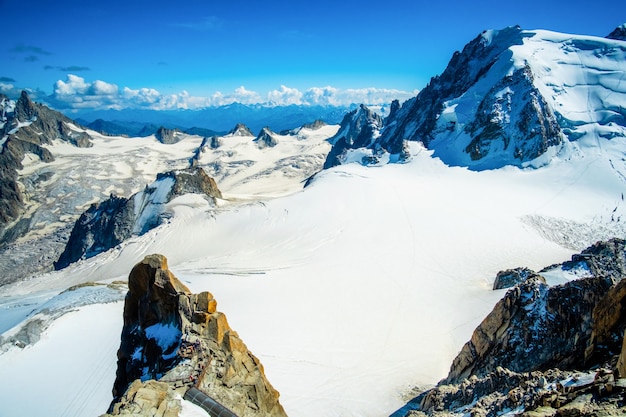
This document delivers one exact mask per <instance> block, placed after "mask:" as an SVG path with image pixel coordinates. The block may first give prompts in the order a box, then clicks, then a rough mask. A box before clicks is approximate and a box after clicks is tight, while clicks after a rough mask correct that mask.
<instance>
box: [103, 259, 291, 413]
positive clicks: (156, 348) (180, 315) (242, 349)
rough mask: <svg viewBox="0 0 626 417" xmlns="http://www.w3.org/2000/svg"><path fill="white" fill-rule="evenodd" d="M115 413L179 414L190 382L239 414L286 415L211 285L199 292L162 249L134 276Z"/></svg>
mask: <svg viewBox="0 0 626 417" xmlns="http://www.w3.org/2000/svg"><path fill="white" fill-rule="evenodd" d="M117 357H118V369H117V377H116V380H115V384H114V388H113V396H114V400H113V402H112V404H111V407H110V409H109V414H106V416H113V415H124V414H129V413H130V414H132V415H136V416H152V415H155V411H154V410H158V411H159V412H160V413H161V414H157V415H164V416H177V415H178V410H180V401H179V400H177V399H176V398H177V395H180V396H183V395H184V394H185V392H187V391H188V390H189V389H190V388H191V387H194V388H196V389H198V390H200V391H201V392H202V393H204V394H205V395H207V396H209V397H210V398H212V399H213V400H214V401H215V402H217V403H218V404H220V405H221V406H222V407H225V408H226V409H228V410H230V411H231V412H233V413H234V414H236V415H237V416H239V417H253V416H254V417H260V416H285V415H286V414H285V412H284V410H283V408H282V406H281V405H280V403H279V400H278V398H279V394H278V392H277V391H276V390H275V389H274V388H273V387H272V386H271V384H270V383H269V381H268V380H267V378H266V377H265V375H264V372H263V366H262V365H261V363H260V362H259V360H258V359H257V358H256V357H255V356H254V355H253V354H252V353H251V352H250V351H249V350H248V349H247V347H246V345H245V344H244V343H243V341H242V340H241V339H240V338H239V336H238V334H237V333H236V332H235V331H234V330H232V329H231V328H230V326H229V325H228V321H227V320H226V316H225V315H224V314H223V313H221V312H219V311H217V303H216V301H215V299H214V298H213V296H212V295H211V294H210V293H208V292H202V293H199V294H192V293H191V292H190V291H189V289H187V287H185V285H183V284H182V283H181V282H180V281H179V280H178V279H177V278H176V277H175V276H174V275H173V274H172V272H171V271H170V270H169V269H168V266H167V260H166V259H165V257H163V256H161V255H150V256H147V257H146V258H145V259H144V260H143V261H142V262H140V263H138V264H137V265H135V267H134V268H133V269H132V271H131V273H130V275H129V278H128V294H127V296H126V301H125V305H124V327H123V329H122V336H121V343H120V348H119V350H118V354H117Z"/></svg>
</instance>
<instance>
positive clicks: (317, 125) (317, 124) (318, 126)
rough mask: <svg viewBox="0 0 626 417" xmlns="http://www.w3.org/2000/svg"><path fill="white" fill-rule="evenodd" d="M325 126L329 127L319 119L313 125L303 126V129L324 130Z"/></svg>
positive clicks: (306, 124)
mask: <svg viewBox="0 0 626 417" xmlns="http://www.w3.org/2000/svg"><path fill="white" fill-rule="evenodd" d="M324 126H327V124H326V122H325V121H323V120H319V119H318V120H316V121H314V122H313V123H305V124H303V125H302V127H303V128H305V129H311V130H318V129H321V128H323V127H324Z"/></svg>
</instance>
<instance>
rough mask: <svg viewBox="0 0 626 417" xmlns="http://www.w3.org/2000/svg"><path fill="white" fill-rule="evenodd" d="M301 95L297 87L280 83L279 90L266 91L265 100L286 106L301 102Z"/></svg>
mask: <svg viewBox="0 0 626 417" xmlns="http://www.w3.org/2000/svg"><path fill="white" fill-rule="evenodd" d="M303 96H304V94H303V93H302V92H300V90H298V89H297V88H289V87H285V86H284V85H281V86H280V90H272V91H270V92H269V93H267V99H268V100H267V101H269V102H270V103H273V104H276V105H278V106H288V105H291V104H302V103H303V102H302V97H303Z"/></svg>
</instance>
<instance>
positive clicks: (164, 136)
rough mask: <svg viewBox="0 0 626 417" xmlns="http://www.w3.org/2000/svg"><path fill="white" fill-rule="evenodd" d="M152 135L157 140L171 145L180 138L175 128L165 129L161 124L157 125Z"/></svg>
mask: <svg viewBox="0 0 626 417" xmlns="http://www.w3.org/2000/svg"><path fill="white" fill-rule="evenodd" d="M154 135H155V136H156V138H157V140H158V141H159V142H161V143H163V144H165V145H173V144H175V143H178V142H180V141H181V139H182V138H181V137H180V135H179V132H178V131H177V130H175V129H173V130H172V129H167V128H165V127H163V126H161V127H159V129H158V130H157V131H156V133H155V134H154Z"/></svg>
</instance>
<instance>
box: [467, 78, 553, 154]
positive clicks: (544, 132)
mask: <svg viewBox="0 0 626 417" xmlns="http://www.w3.org/2000/svg"><path fill="white" fill-rule="evenodd" d="M532 80H533V73H532V71H531V69H530V68H529V67H528V66H526V67H524V68H523V69H519V70H517V71H515V72H514V73H513V75H510V76H507V77H504V78H503V79H502V80H500V81H499V82H498V83H496V84H495V85H494V86H493V87H492V88H491V90H490V91H489V93H487V95H486V96H485V97H484V98H483V99H482V101H481V102H480V105H479V106H478V111H477V113H476V118H475V119H474V120H473V122H472V123H470V124H469V125H467V126H466V128H465V131H466V132H467V133H469V134H470V135H471V137H472V141H471V142H470V144H469V145H467V148H466V149H465V152H467V153H468V154H469V155H470V157H471V158H472V160H474V161H476V160H479V159H481V158H484V157H485V156H486V155H488V154H489V152H490V151H491V150H492V149H501V150H502V151H507V150H508V151H510V152H512V153H513V157H514V158H516V159H518V160H519V161H520V162H526V161H530V160H533V159H535V158H537V157H538V156H541V155H542V154H543V153H544V152H545V151H546V150H548V148H549V147H550V146H554V145H558V144H560V143H561V142H562V138H561V129H560V127H559V124H558V122H557V119H556V117H555V115H554V113H553V112H552V110H550V108H549V107H548V105H547V104H546V101H545V99H544V98H543V96H542V95H541V93H540V92H539V90H537V89H536V88H535V87H534V85H533V81H532ZM502 91H506V93H504V94H502ZM510 119H513V120H518V122H517V123H514V124H513V123H509V122H508V121H509V120H510Z"/></svg>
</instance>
